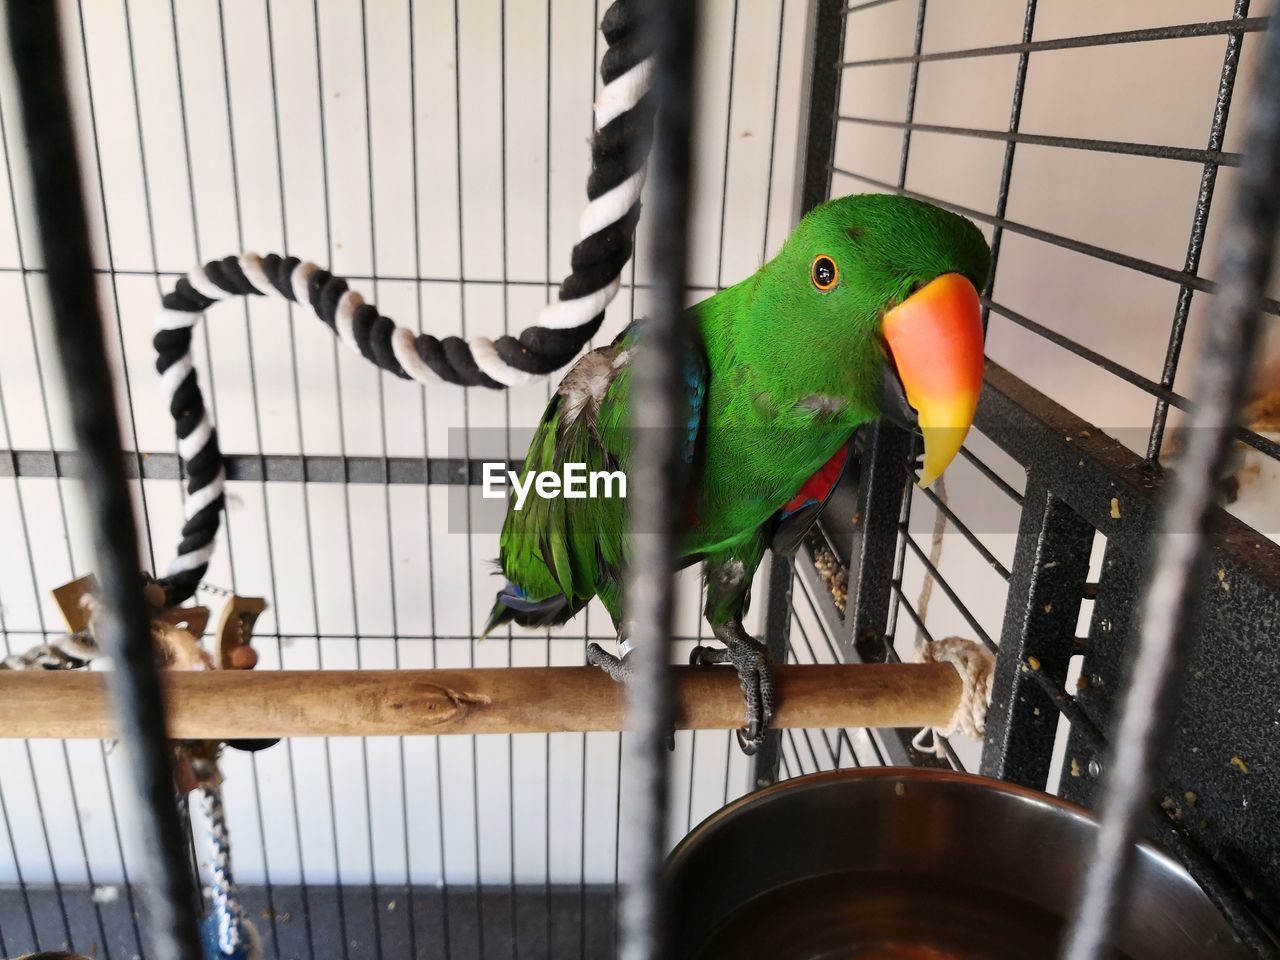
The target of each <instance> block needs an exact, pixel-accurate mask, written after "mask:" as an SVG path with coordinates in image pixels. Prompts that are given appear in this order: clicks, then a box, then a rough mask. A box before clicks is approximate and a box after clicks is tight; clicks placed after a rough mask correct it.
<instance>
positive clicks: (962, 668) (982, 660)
mask: <svg viewBox="0 0 1280 960" xmlns="http://www.w3.org/2000/svg"><path fill="white" fill-rule="evenodd" d="M917 656H918V658H919V661H920V662H921V663H949V664H951V665H952V666H953V667H955V668H956V672H957V673H958V674H960V684H961V690H960V702H959V703H958V704H957V705H956V711H955V713H954V714H952V715H951V719H950V720H949V721H948V722H947V725H946V726H944V727H925V728H924V729H923V730H921V731H920V732H919V733H918V734H916V735H915V737H914V738H913V739H912V741H911V745H912V746H913V747H915V748H916V749H917V750H919V751H920V752H921V753H932V754H934V755H935V756H937V757H944V756H946V753H945V750H944V749H943V746H942V738H943V737H950V736H954V735H955V734H957V733H962V734H964V735H965V736H966V737H973V738H974V739H975V740H981V739H982V737H983V735H984V734H985V733H986V731H987V704H988V703H989V702H990V700H991V682H992V679H993V678H994V676H995V666H996V658H995V656H994V655H993V654H992V653H991V651H990V650H988V649H987V648H986V647H984V646H983V645H982V644H981V643H979V642H978V641H976V640H970V639H968V638H966V637H944V638H943V639H941V640H935V641H933V642H932V643H924V644H921V645H920V647H919V651H918V653H917ZM926 735H927V736H928V737H929V738H930V739H929V742H928V743H926Z"/></svg>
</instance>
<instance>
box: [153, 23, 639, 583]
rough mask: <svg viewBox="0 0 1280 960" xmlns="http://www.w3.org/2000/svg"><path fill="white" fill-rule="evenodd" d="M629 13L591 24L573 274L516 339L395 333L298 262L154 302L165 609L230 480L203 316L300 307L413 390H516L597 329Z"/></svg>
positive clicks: (203, 552) (269, 264) (618, 235)
mask: <svg viewBox="0 0 1280 960" xmlns="http://www.w3.org/2000/svg"><path fill="white" fill-rule="evenodd" d="M638 8H639V3H638V2H637V0H615V2H614V3H613V5H612V6H610V7H609V9H608V11H607V12H606V13H605V15H604V18H603V20H602V22H601V25H600V29H601V31H602V33H603V34H604V38H605V41H606V42H607V43H608V50H607V51H606V52H605V55H604V58H603V61H602V62H601V65H600V75H601V78H602V80H603V82H604V87H603V89H602V90H601V91H600V95H599V97H598V98H597V100H596V104H595V120H596V127H597V132H596V134H595V136H594V138H593V140H592V144H591V175H590V177H589V178H588V180H587V200H588V202H587V206H586V209H584V210H583V211H582V215H581V217H580V218H579V222H578V234H579V242H578V244H577V245H576V246H575V247H574V248H573V255H572V258H571V261H570V262H571V264H572V268H573V269H572V272H571V273H570V274H569V276H567V277H566V278H565V279H564V281H563V282H562V283H561V284H560V294H559V299H558V300H556V301H555V302H553V303H550V304H547V306H546V307H544V308H543V310H542V312H541V313H540V314H539V316H538V322H537V323H536V324H534V325H533V326H530V327H527V328H526V329H525V330H524V331H523V332H521V334H520V335H519V337H512V336H503V337H499V338H498V339H497V340H490V339H489V338H488V337H473V338H472V339H471V340H470V341H466V340H463V339H461V338H460V337H445V338H443V339H439V338H437V337H434V336H432V335H431V334H429V333H423V334H415V333H414V331H412V330H410V329H408V328H406V327H400V326H397V325H396V323H395V321H394V320H391V319H390V318H389V317H385V316H383V315H382V314H380V313H379V312H378V309H377V308H376V307H375V306H374V305H373V304H370V303H366V302H365V301H364V298H363V297H361V296H360V294H359V293H357V292H356V291H354V290H352V289H350V286H349V284H348V283H347V281H346V280H344V279H342V278H341V277H337V276H334V275H333V274H332V273H330V272H329V271H328V270H325V269H323V268H321V267H318V266H316V265H315V264H314V263H310V262H304V261H302V260H299V259H298V258H297V257H290V256H280V255H278V254H269V255H267V256H265V257H260V256H258V255H257V254H254V253H244V254H242V255H240V256H239V257H226V258H225V259H222V260H212V261H210V262H209V263H206V264H205V265H204V266H203V267H196V268H194V269H192V270H191V271H190V272H189V273H188V274H187V275H186V276H185V277H183V278H182V279H180V280H179V281H178V282H177V284H176V285H175V286H174V289H173V290H172V291H171V292H169V293H168V294H166V295H165V297H164V309H163V310H162V311H161V312H160V315H159V316H158V317H157V319H156V326H157V327H158V331H157V333H156V335H155V339H154V341H153V342H154V345H155V350H156V370H157V372H158V373H159V374H160V383H161V387H162V389H163V390H164V393H165V396H166V397H167V399H168V401H169V412H170V414H171V415H172V416H173V419H174V424H175V427H176V432H177V437H178V454H179V456H180V457H181V458H182V460H183V462H184V464H185V466H186V470H187V476H188V480H187V498H186V503H185V504H184V519H185V522H184V524H183V527H182V541H181V543H179V545H178V552H177V557H176V558H175V559H174V561H173V563H172V564H171V565H170V566H169V570H168V574H167V576H166V577H165V578H164V579H163V580H162V581H160V582H161V584H162V585H163V586H164V588H165V600H166V603H168V604H170V605H172V604H178V603H182V602H183V601H184V600H186V599H187V598H188V597H190V596H191V595H192V594H193V593H194V592H195V589H196V587H197V585H198V584H199V583H200V580H201V579H202V578H203V576H204V573H205V571H206V570H207V569H208V566H209V558H210V556H211V555H212V554H213V546H214V537H215V536H216V535H217V532H218V525H219V523H220V522H221V513H222V508H223V506H224V502H225V500H224V490H225V486H226V471H225V468H224V466H223V459H222V453H221V451H220V450H219V448H218V435H217V431H216V430H215V428H214V426H213V422H212V420H211V419H210V417H209V412H208V410H207V409H206V407H205V403H204V397H203V396H202V395H201V392H200V386H199V383H198V380H197V377H196V372H195V365H194V362H193V360H192V356H191V338H192V330H193V327H194V325H195V323H196V320H197V319H198V318H199V316H200V315H201V314H202V313H203V312H204V311H205V310H207V309H208V308H209V307H210V306H212V305H213V304H215V303H217V302H218V301H220V300H225V299H228V298H230V297H241V296H263V297H280V298H283V299H285V300H289V301H291V302H293V303H298V304H303V305H307V306H309V307H310V308H311V309H312V310H313V311H314V312H315V314H316V315H317V316H318V317H319V318H320V319H321V320H323V321H324V323H325V324H326V325H327V326H328V327H329V328H330V329H331V330H332V331H333V332H334V333H336V334H337V335H338V337H339V339H341V340H342V342H343V343H345V344H346V345H347V346H348V347H350V348H351V349H352V350H354V351H356V352H357V353H359V354H360V355H361V356H363V357H364V358H365V359H367V360H369V361H371V362H372V363H374V364H376V365H377V366H379V367H380V368H381V369H383V370H385V371H387V372H388V373H391V374H394V375H395V376H397V377H401V378H403V379H406V380H416V381H418V382H420V383H439V382H444V383H453V384H458V385H460V386H464V387H474V386H482V387H489V388H490V389H503V388H505V387H512V386H521V385H523V384H527V383H531V382H533V381H534V380H536V379H537V378H538V377H542V376H546V375H547V374H549V373H552V372H553V371H555V370H559V369H560V368H561V367H563V366H565V365H566V364H567V363H569V361H570V360H572V359H573V358H574V357H575V356H577V354H578V352H579V351H580V350H581V349H582V348H583V346H584V345H585V344H586V343H587V341H588V340H590V339H591V337H592V336H594V335H595V333H596V331H598V330H599V329H600V324H601V323H602V322H603V321H604V311H605V308H606V307H607V306H608V305H609V303H610V302H611V301H612V300H613V298H614V297H615V296H616V295H617V293H618V289H619V287H620V285H621V274H622V268H623V266H625V265H626V262H627V261H628V260H629V259H630V258H631V253H632V248H633V242H634V234H635V228H636V223H637V222H638V221H639V218H640V192H641V190H642V189H643V187H644V179H645V161H646V159H647V157H648V153H649V146H650V142H651V139H652V134H653V109H652V102H651V100H650V97H649V87H650V85H651V84H652V81H653V55H652V48H651V45H650V44H649V43H648V41H647V40H646V39H645V38H644V37H643V34H642V31H641V30H640V24H639V17H638V13H637V11H638Z"/></svg>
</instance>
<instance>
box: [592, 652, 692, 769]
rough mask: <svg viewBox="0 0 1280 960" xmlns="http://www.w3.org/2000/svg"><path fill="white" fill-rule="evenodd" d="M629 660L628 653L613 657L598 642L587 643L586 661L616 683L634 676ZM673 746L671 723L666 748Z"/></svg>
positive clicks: (674, 730)
mask: <svg viewBox="0 0 1280 960" xmlns="http://www.w3.org/2000/svg"><path fill="white" fill-rule="evenodd" d="M630 661H631V655H630V654H624V655H623V656H621V657H615V656H614V655H613V654H612V653H607V652H606V651H605V649H604V647H602V646H600V644H598V643H589V644H587V663H589V664H591V666H593V667H599V668H600V669H601V670H603V671H604V672H605V673H607V674H608V675H609V676H610V678H612V679H613V680H614V681H615V682H617V683H630V682H631V678H632V677H633V676H635V671H634V670H632V669H631V662H630ZM675 748H676V728H675V726H674V725H673V726H672V727H671V730H670V731H669V732H668V733H667V749H668V750H674V749H675Z"/></svg>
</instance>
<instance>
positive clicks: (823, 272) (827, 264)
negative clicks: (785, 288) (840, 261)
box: [809, 253, 840, 293]
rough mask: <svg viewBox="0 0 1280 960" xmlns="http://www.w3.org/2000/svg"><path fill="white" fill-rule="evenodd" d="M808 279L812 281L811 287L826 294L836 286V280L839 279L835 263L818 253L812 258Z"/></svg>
mask: <svg viewBox="0 0 1280 960" xmlns="http://www.w3.org/2000/svg"><path fill="white" fill-rule="evenodd" d="M809 277H810V279H811V280H813V285H814V286H815V287H817V288H818V289H819V290H821V291H822V292H823V293H826V292H827V291H828V290H830V289H831V288H832V287H834V286H835V285H836V280H838V279H839V278H840V272H839V271H838V270H836V262H835V261H834V260H832V259H831V258H830V257H828V256H827V255H826V254H825V253H820V254H818V255H817V256H816V257H814V258H813V263H812V264H811V265H810V267H809Z"/></svg>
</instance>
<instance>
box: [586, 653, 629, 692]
mask: <svg viewBox="0 0 1280 960" xmlns="http://www.w3.org/2000/svg"><path fill="white" fill-rule="evenodd" d="M630 659H631V658H630V657H625V656H624V657H615V656H614V655H613V654H612V653H606V652H605V649H604V647H602V646H600V644H598V643H589V644H587V663H589V664H591V665H592V666H593V667H599V668H600V669H601V670H603V671H604V672H605V673H607V674H608V675H609V676H610V677H611V678H612V679H614V680H616V681H617V682H618V683H629V682H630V680H631V677H632V673H633V671H632V669H631V664H630V662H629V661H630Z"/></svg>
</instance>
